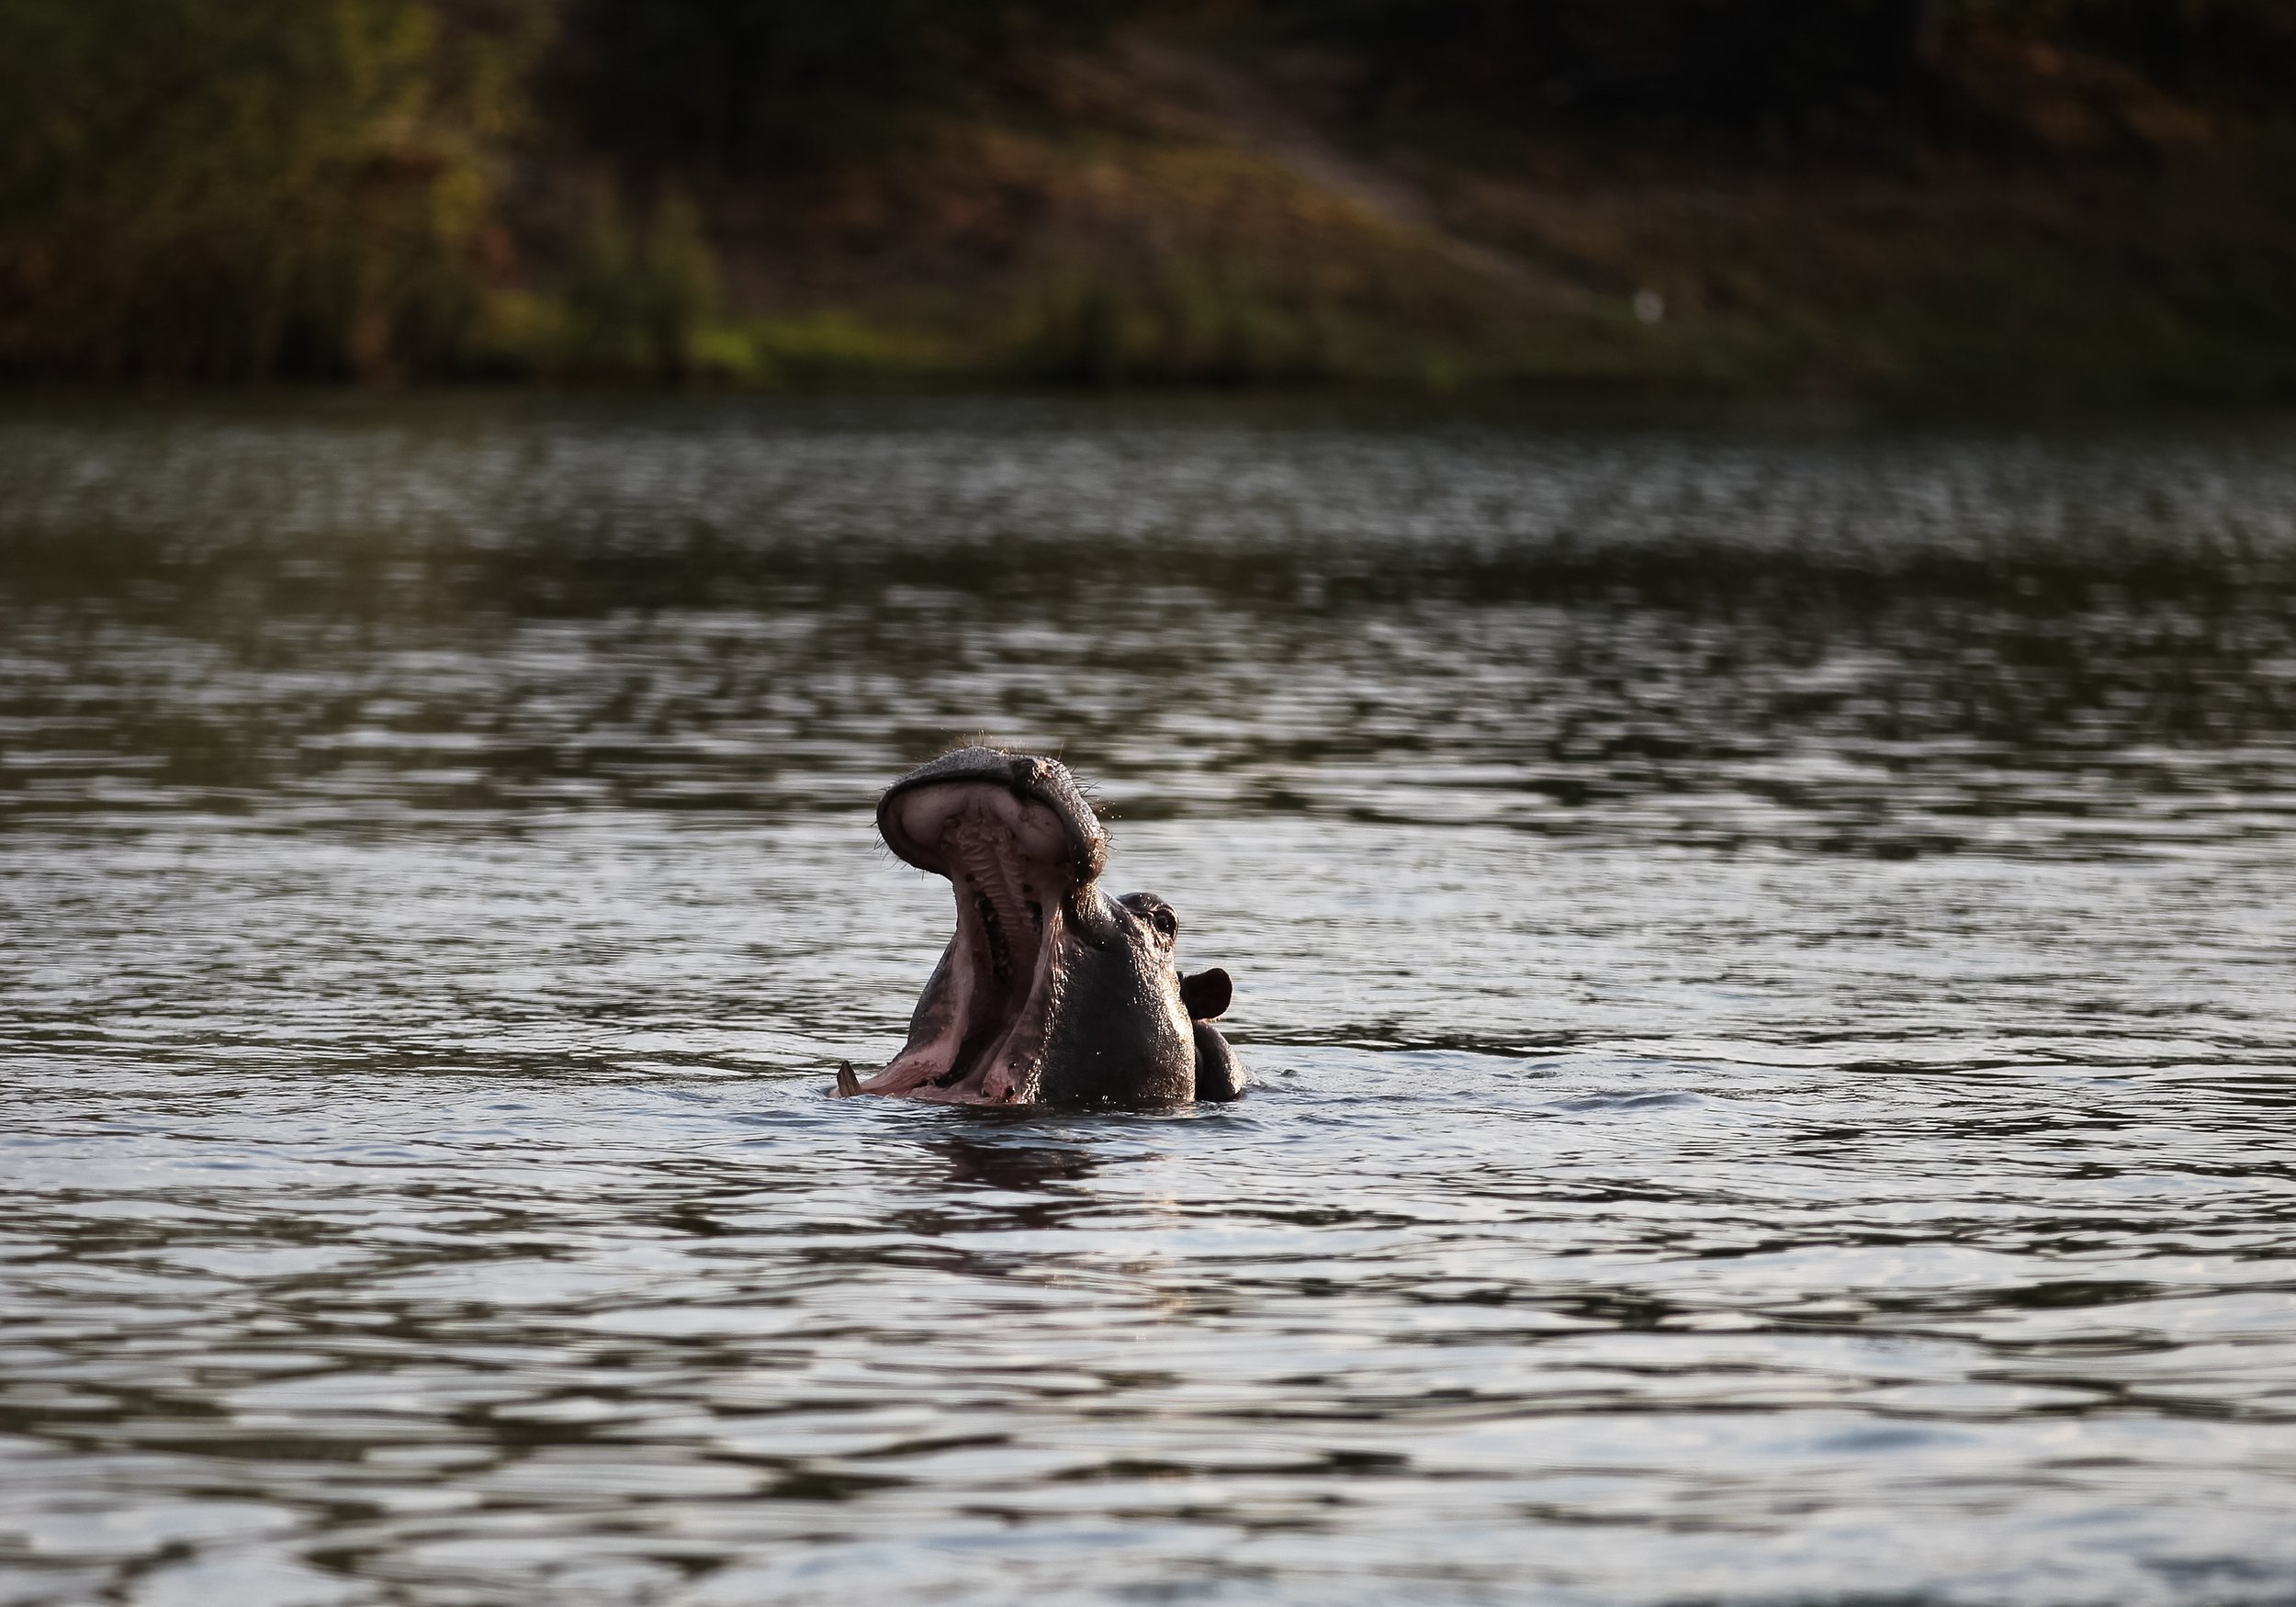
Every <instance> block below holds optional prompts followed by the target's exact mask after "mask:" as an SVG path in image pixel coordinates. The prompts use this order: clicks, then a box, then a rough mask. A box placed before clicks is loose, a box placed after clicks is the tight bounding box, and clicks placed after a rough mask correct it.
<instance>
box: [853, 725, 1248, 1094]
mask: <svg viewBox="0 0 2296 1607" xmlns="http://www.w3.org/2000/svg"><path fill="white" fill-rule="evenodd" d="M877 829H878V831H879V833H880V834H881V835H882V836H883V837H884V840H885V846H886V847H887V848H891V849H892V850H893V851H894V852H895V854H897V855H899V856H900V857H901V858H902V859H904V860H907V861H908V862H909V863H910V864H912V865H915V866H917V868H918V869H920V870H925V871H932V872H934V873H935V874H936V875H940V876H946V877H947V878H948V879H949V882H950V884H951V887H953V888H954V889H955V891H956V897H957V930H956V936H954V937H953V938H951V939H950V940H949V947H948V949H947V950H946V951H944V952H943V953H942V955H941V957H940V965H939V966H938V967H936V968H935V970H934V972H933V975H932V980H931V981H930V982H929V983H927V984H926V986H925V993H924V996H923V997H922V998H920V999H919V1000H918V1001H917V1010H916V1013H915V1014H914V1015H913V1016H912V1017H911V1018H910V1021H909V1039H908V1044H907V1046H906V1048H904V1049H903V1050H902V1051H901V1052H900V1053H899V1054H897V1055H895V1057H894V1058H893V1060H892V1062H890V1063H889V1064H887V1065H886V1066H885V1067H884V1070H882V1071H880V1072H878V1073H876V1074H875V1075H874V1076H872V1077H870V1078H868V1079H867V1080H866V1081H862V1080H861V1079H859V1078H856V1077H854V1076H853V1075H852V1073H850V1071H846V1072H841V1073H839V1075H838V1092H839V1093H845V1094H898V1095H905V1096H908V1097H910V1098H914V1099H937V1100H942V1101H946V1102H948V1103H951V1104H962V1105H1039V1104H1041V1105H1063V1106H1087V1105H1123V1106H1136V1107H1137V1106H1166V1105H1184V1104H1187V1102H1189V1101H1190V1100H1193V1099H1198V1098H1214V1099H1232V1098H1234V1097H1235V1096H1237V1095H1238V1094H1240V1093H1241V1092H1242V1091H1243V1086H1244V1073H1243V1069H1242V1068H1241V1067H1240V1066H1238V1065H1237V1064H1236V1062H1235V1056H1234V1054H1233V1053H1232V1051H1230V1050H1229V1048H1228V1045H1227V1041H1226V1040H1225V1039H1222V1038H1221V1035H1220V1032H1219V1029H1218V1028H1215V1027H1213V1026H1212V1025H1211V1019H1212V1017H1216V1016H1218V1015H1220V1014H1221V1012H1222V1011H1223V1010H1225V1009H1226V1008H1227V1006H1228V998H1229V993H1230V986H1229V982H1228V975H1227V972H1222V971H1210V972H1203V973H1201V974H1199V975H1197V976H1192V977H1187V978H1185V979H1183V978H1182V977H1181V975H1180V973H1179V971H1178V969H1177V967H1176V965H1175V964H1174V961H1173V955H1174V950H1176V947H1177V944H1178V941H1179V929H1180V928H1179V920H1178V917H1177V916H1175V915H1174V914H1173V911H1172V906H1171V905H1167V904H1165V902H1164V900H1162V899H1160V898H1157V897H1155V896H1154V895H1153V894H1150V893H1128V894H1126V895H1125V896H1124V897H1122V898H1111V897H1109V895H1108V894H1107V893H1103V892H1102V891H1101V890H1100V872H1101V870H1102V869H1103V868H1104V867H1105V866H1106V865H1107V863H1108V856H1109V839H1108V834H1107V833H1106V832H1104V831H1102V830H1101V828H1100V822H1099V820H1098V819H1097V817H1096V816H1095V815H1094V814H1093V812H1092V805H1091V804H1088V803H1086V800H1085V796H1084V794H1083V793H1082V792H1080V791H1078V790H1077V787H1076V781H1075V777H1073V776H1071V775H1070V774H1069V773H1068V770H1067V769H1066V767H1065V766H1064V765H1062V764H1061V763H1060V762H1059V761H1057V760H1055V759H1041V758H1037V757H1035V756H1033V755H1030V754H1020V753H1006V752H1003V751H1001V750H1000V749H997V748H993V747H967V748H962V749H960V750H959V751H957V752H955V753H950V754H944V755H942V756H941V757H940V758H939V759H935V760H933V761H932V762H931V763H930V764H929V765H926V766H924V767H923V768H922V769H919V770H912V771H911V772H910V773H909V774H907V775H906V776H903V777H902V778H901V779H900V780H899V781H895V782H894V783H893V785H892V786H891V787H889V788H887V789H886V790H885V793H884V797H882V798H880V799H879V800H878V801H877Z"/></svg>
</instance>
